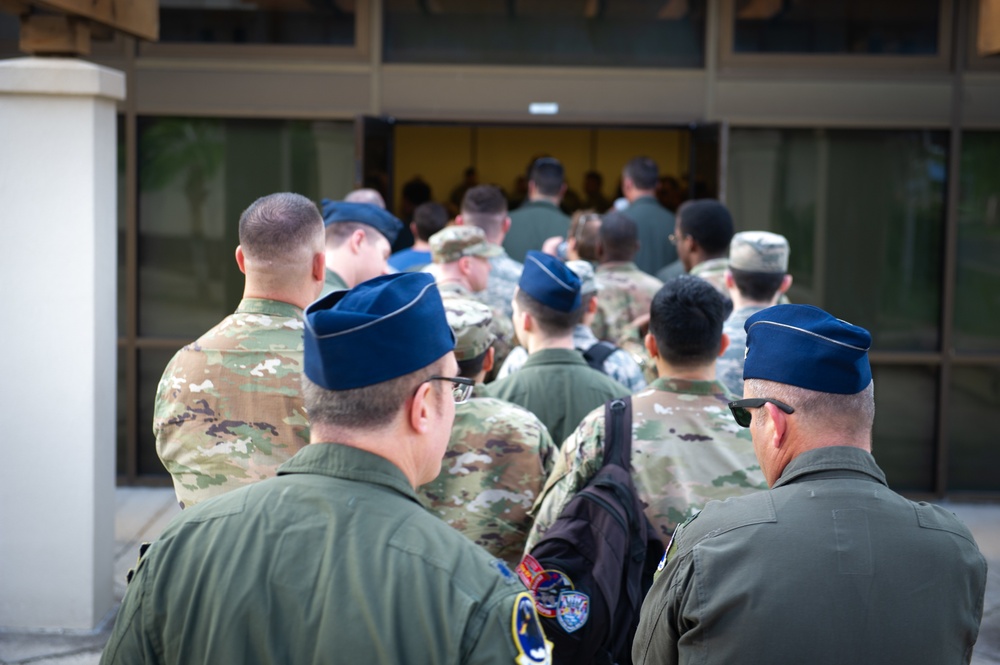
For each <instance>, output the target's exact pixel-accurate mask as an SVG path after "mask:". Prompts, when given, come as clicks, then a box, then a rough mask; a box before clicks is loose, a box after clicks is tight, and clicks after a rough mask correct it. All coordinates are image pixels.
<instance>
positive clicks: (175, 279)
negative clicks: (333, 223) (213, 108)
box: [139, 118, 354, 339]
mask: <svg viewBox="0 0 1000 665" xmlns="http://www.w3.org/2000/svg"><path fill="white" fill-rule="evenodd" d="M353 159H354V152H353V126H352V125H351V123H335V122H303V121H267V120H219V119H199V118H143V119H140V123H139V169H140V170H139V188H140V191H139V333H140V335H143V336H158V337H162V336H176V337H181V338H186V339H194V338H196V337H197V336H198V335H200V334H201V333H203V332H204V331H206V330H208V329H209V328H211V327H212V326H214V325H215V324H216V323H218V322H219V320H220V319H222V318H223V317H224V316H226V315H227V314H229V313H230V312H232V311H233V310H234V309H235V308H236V305H237V304H238V303H239V300H240V298H241V297H242V294H243V275H242V274H241V273H240V272H239V269H238V268H237V266H236V260H235V258H234V255H233V253H234V251H235V250H236V246H237V245H238V244H239V217H240V214H241V213H242V212H243V210H244V209H246V207H247V206H248V205H250V203H252V202H253V201H254V200H255V199H257V198H259V197H260V196H264V195H266V194H270V193H272V192H278V191H294V192H298V193H300V194H302V195H304V196H307V197H309V198H311V199H313V200H314V201H318V200H319V199H320V198H322V197H324V196H325V197H328V198H340V197H342V196H343V195H344V194H345V193H346V192H347V191H349V190H350V189H351V184H352V175H353V174H352V168H353Z"/></svg>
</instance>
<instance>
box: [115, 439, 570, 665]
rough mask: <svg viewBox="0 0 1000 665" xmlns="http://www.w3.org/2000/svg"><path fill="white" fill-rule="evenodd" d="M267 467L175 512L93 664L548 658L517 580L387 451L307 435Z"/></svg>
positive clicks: (532, 660)
mask: <svg viewBox="0 0 1000 665" xmlns="http://www.w3.org/2000/svg"><path fill="white" fill-rule="evenodd" d="M278 474H279V475H278V477H277V478H272V479H270V480H265V481H262V482H260V483H256V484H254V485H250V486H248V487H245V488H242V489H239V490H235V491H233V492H229V493H227V494H224V495H222V496H220V497H217V498H216V499H213V500H211V501H206V502H204V503H201V504H198V505H197V506H195V507H194V508H192V509H189V510H185V511H184V512H183V513H182V514H181V515H179V516H178V517H177V518H175V519H174V520H173V522H172V523H171V524H170V525H169V526H168V527H167V529H166V530H165V531H164V532H163V535H162V536H161V537H160V539H159V540H157V541H156V542H155V543H153V545H152V546H151V547H150V548H149V550H148V551H147V552H146V553H145V555H144V556H143V557H142V558H141V559H140V561H139V564H138V566H137V570H136V573H135V577H134V578H133V579H132V581H131V583H130V584H129V587H128V590H127V592H126V594H125V599H124V601H123V603H122V608H121V611H120V613H119V615H118V620H117V623H116V624H115V629H114V632H113V634H112V636H111V640H110V641H109V643H108V646H107V649H106V650H105V652H104V655H103V657H102V659H101V663H102V664H105V663H106V664H111V663H122V664H127V665H134V664H135V663H171V664H174V663H176V664H183V665H193V664H197V663H205V664H208V663H212V664H219V663H240V664H241V665H242V664H250V663H295V664H296V665H302V664H304V663H316V664H319V663H386V664H389V663H391V664H396V663H504V664H510V663H513V662H515V661H516V660H517V659H520V661H521V662H525V663H547V662H549V657H550V652H549V649H548V648H547V645H546V643H545V640H544V636H543V634H542V633H541V627H540V624H539V622H538V619H537V617H536V616H535V615H534V613H533V612H528V608H529V607H533V604H532V602H531V599H530V596H529V595H528V594H527V593H526V592H525V590H524V588H523V587H522V586H521V584H520V582H518V580H517V579H516V577H515V576H514V575H512V574H511V572H510V571H509V570H508V569H507V568H506V566H504V565H503V564H502V563H500V562H498V561H497V560H496V559H494V558H492V557H490V556H489V555H488V554H487V553H486V552H485V551H483V550H482V549H481V548H479V547H477V546H476V545H475V544H473V543H472V542H471V541H469V540H468V539H466V538H465V537H464V536H463V535H462V534H460V533H459V532H457V531H455V530H454V529H452V528H451V527H449V526H448V525H447V524H445V523H444V522H442V521H441V520H439V519H438V518H436V517H434V516H433V515H431V514H430V513H428V512H427V511H426V510H424V509H423V508H422V507H421V506H420V503H419V501H418V500H417V497H416V495H415V494H414V491H413V488H412V487H410V484H409V482H408V481H407V480H406V477H405V476H404V475H403V473H402V471H400V470H399V469H398V468H397V467H396V466H395V465H393V464H392V463H390V462H389V461H388V460H386V459H384V458H382V457H379V456H377V455H374V454H371V453H368V452H365V451H362V450H359V449H357V448H352V447H349V446H343V445H337V444H312V445H309V446H306V447H305V448H304V449H302V451H300V452H299V453H298V454H297V455H296V456H295V457H293V458H292V459H291V460H289V461H288V462H287V463H285V464H283V465H282V466H281V467H280V469H279V471H278Z"/></svg>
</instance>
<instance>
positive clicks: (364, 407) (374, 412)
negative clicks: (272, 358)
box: [302, 360, 441, 429]
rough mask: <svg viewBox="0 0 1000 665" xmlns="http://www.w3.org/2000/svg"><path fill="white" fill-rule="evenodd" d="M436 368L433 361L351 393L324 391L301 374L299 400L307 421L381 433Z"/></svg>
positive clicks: (354, 389)
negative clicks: (301, 401)
mask: <svg viewBox="0 0 1000 665" xmlns="http://www.w3.org/2000/svg"><path fill="white" fill-rule="evenodd" d="M440 367H441V361H440V360H436V361H434V362H433V363H431V364H430V365H428V366H426V367H422V368H420V369H418V370H417V371H415V372H410V373H409V374H404V375H403V376H399V377H396V378H395V379H390V380H389V381H383V382H381V383H376V384H373V385H370V386H364V387H362V388H353V389H351V390H327V389H326V388H323V387H322V386H319V385H317V384H315V383H313V382H312V381H311V380H310V379H309V377H308V376H306V375H305V374H304V373H303V374H302V396H303V398H304V401H305V405H306V411H307V412H308V413H309V421H310V422H311V423H313V424H317V425H327V426H330V427H338V428H341V427H342V428H346V429H381V428H382V427H385V426H386V425H388V424H389V423H391V422H392V421H393V419H395V417H396V414H398V413H399V411H400V409H402V408H403V404H404V403H406V400H407V399H409V398H410V397H411V396H412V395H413V393H415V392H416V391H417V388H418V387H419V386H420V384H422V383H424V382H425V381H427V378H428V377H429V376H432V375H434V374H436V373H438V371H439V369H440Z"/></svg>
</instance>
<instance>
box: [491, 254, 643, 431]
mask: <svg viewBox="0 0 1000 665" xmlns="http://www.w3.org/2000/svg"><path fill="white" fill-rule="evenodd" d="M582 316H583V308H582V307H581V302H580V278H579V277H577V276H576V274H575V273H574V272H573V271H572V270H570V269H569V268H567V267H566V265H565V264H564V263H563V262H562V261H560V260H559V259H557V258H555V257H554V256H549V255H548V254H542V253H541V252H535V251H531V252H528V256H527V260H526V261H525V263H524V272H523V273H521V281H520V282H519V283H518V288H517V292H516V293H515V294H514V329H515V330H516V331H517V338H518V339H519V340H521V342H522V343H523V344H524V347H525V348H526V349H527V350H528V359H527V361H525V363H524V365H523V366H522V367H521V369H520V370H518V371H517V372H515V373H514V374H511V375H510V376H508V377H507V378H505V379H500V380H497V381H495V382H494V383H493V384H491V385H490V386H489V394H490V395H491V396H493V397H499V398H500V399H504V400H507V401H508V402H513V403H514V404H518V405H520V406H523V407H524V408H526V409H528V410H529V411H531V412H532V413H534V414H535V415H536V416H538V417H539V418H540V419H541V421H542V422H543V423H545V426H546V428H547V429H548V430H549V434H551V435H552V439H553V440H554V441H555V442H556V444H557V445H558V444H561V443H562V441H563V439H565V438H566V437H567V436H569V434H570V432H572V431H573V429H574V428H575V427H576V426H577V424H578V423H579V422H580V419H581V418H583V416H585V415H586V414H587V413H588V412H589V411H590V410H591V409H593V408H594V407H596V406H597V405H599V404H603V403H604V402H606V401H607V400H609V399H614V398H615V397H622V396H624V395H627V394H628V389H627V388H625V386H623V385H622V384H620V383H618V382H617V381H615V380H613V379H611V378H610V377H608V376H605V375H604V374H603V373H601V372H599V371H597V370H595V369H593V368H591V367H590V366H588V365H587V362H586V361H585V360H584V359H583V356H582V355H581V354H580V352H579V351H577V350H576V349H574V348H573V329H574V327H575V326H576V324H577V323H578V322H579V321H580V320H581V317H582Z"/></svg>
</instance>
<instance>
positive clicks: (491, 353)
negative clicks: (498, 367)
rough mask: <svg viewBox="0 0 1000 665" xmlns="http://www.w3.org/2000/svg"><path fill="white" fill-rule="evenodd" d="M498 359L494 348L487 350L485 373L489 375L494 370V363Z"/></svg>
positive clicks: (484, 365) (484, 360)
mask: <svg viewBox="0 0 1000 665" xmlns="http://www.w3.org/2000/svg"><path fill="white" fill-rule="evenodd" d="M495 359H496V349H494V348H493V347H492V346H491V347H490V348H488V349H486V355H485V356H484V357H483V371H484V372H486V373H487V374H489V373H490V372H491V371H492V370H493V361H494V360H495Z"/></svg>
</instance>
